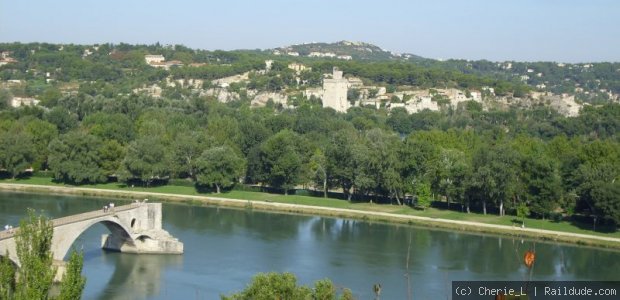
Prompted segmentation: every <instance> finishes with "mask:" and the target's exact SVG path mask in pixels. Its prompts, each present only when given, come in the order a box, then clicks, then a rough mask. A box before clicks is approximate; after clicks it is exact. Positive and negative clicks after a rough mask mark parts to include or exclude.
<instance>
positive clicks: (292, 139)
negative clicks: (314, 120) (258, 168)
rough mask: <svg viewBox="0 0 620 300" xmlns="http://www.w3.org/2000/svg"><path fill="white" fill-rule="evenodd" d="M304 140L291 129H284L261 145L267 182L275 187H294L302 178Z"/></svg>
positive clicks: (286, 191)
mask: <svg viewBox="0 0 620 300" xmlns="http://www.w3.org/2000/svg"><path fill="white" fill-rule="evenodd" d="M303 144H304V141H303V140H302V139H301V138H300V137H299V136H298V135H297V134H296V133H294V132H292V131H290V130H286V129H285V130H282V131H280V132H278V133H277V134H275V135H273V136H271V137H270V138H269V139H267V140H266V141H265V142H264V143H263V144H262V145H261V157H262V159H261V161H262V163H263V169H264V170H266V174H267V182H268V183H269V185H271V186H272V187H275V188H282V189H284V194H287V195H288V190H289V189H291V188H294V187H295V185H297V184H298V183H300V181H301V179H302V168H303V166H304V161H303V159H302V157H303V156H302V150H301V149H302V148H303V147H304V145H303Z"/></svg>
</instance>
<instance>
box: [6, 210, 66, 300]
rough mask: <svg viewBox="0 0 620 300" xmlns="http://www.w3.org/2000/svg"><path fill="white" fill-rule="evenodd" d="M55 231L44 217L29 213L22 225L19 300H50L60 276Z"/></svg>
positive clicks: (18, 254) (19, 239) (19, 235)
mask: <svg viewBox="0 0 620 300" xmlns="http://www.w3.org/2000/svg"><path fill="white" fill-rule="evenodd" d="M53 234H54V227H53V226H52V223H51V221H49V220H48V219H47V218H46V217H44V216H36V215H35V213H34V210H32V209H30V210H28V217H27V218H26V219H24V220H21V221H20V222H19V230H18V231H17V236H16V238H15V244H16V251H17V257H18V258H19V261H20V263H21V266H20V268H19V269H18V270H17V278H18V279H19V281H18V284H17V285H16V287H15V298H16V299H47V298H48V294H49V291H50V288H51V287H52V283H53V280H54V276H55V275H56V268H55V267H52V262H53V259H52V252H51V247H52V235H53Z"/></svg>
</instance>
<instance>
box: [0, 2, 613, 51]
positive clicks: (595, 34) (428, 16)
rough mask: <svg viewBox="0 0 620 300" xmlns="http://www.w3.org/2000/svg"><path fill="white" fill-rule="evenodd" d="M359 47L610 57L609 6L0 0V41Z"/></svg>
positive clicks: (206, 46)
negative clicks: (339, 44) (358, 43)
mask: <svg viewBox="0 0 620 300" xmlns="http://www.w3.org/2000/svg"><path fill="white" fill-rule="evenodd" d="M341 40H349V41H362V42H368V43H372V44H375V45H377V46H379V47H382V48H384V49H387V50H390V51H394V52H400V53H412V54H416V55H420V56H423V57H428V58H435V59H449V58H457V59H470V60H477V59H487V60H492V61H504V60H516V61H557V62H599V61H614V62H618V61H620V51H619V49H620V1H617V0H425V1H420V0H381V1H370V0H356V1H354V0H305V1H301V0H224V1H208V0H203V1H198V0H174V1H172V0H168V1H160V0H150V1H147V0H107V1H88V0H79V1H77V0H56V1H45V0H38V1H35V0H19V1H16V0H0V42H49V43H73V44H96V43H120V42H124V43H130V44H154V43H156V42H159V43H161V44H182V45H185V46H188V47H191V48H198V49H207V50H215V49H222V50H232V49H259V48H260V49H267V48H276V47H281V46H286V45H290V44H298V43H307V42H336V41H341Z"/></svg>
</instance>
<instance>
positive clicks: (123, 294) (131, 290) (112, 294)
mask: <svg viewBox="0 0 620 300" xmlns="http://www.w3.org/2000/svg"><path fill="white" fill-rule="evenodd" d="M102 257H103V263H104V264H106V265H111V266H113V268H114V273H113V274H112V276H111V277H110V280H108V282H107V284H106V288H105V289H104V290H102V291H101V292H100V293H99V294H98V295H96V296H94V297H93V298H94V299H111V300H114V299H149V298H152V297H156V296H163V297H166V296H167V294H168V291H167V290H164V291H162V288H161V284H162V283H163V280H162V279H163V272H164V270H166V269H168V268H171V267H180V266H182V264H183V256H181V255H132V254H121V253H113V252H110V253H105V254H103V256H102Z"/></svg>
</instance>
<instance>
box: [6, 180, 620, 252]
mask: <svg viewBox="0 0 620 300" xmlns="http://www.w3.org/2000/svg"><path fill="white" fill-rule="evenodd" d="M180 188H181V187H178V189H176V191H175V192H173V193H170V192H163V191H151V190H149V191H145V190H144V189H140V188H137V189H132V188H120V187H115V186H114V185H103V186H101V185H99V186H95V187H93V188H84V187H74V186H64V185H44V184H42V183H40V182H34V183H6V182H2V183H0V190H5V191H19V192H34V193H55V194H73V195H83V196H98V197H113V198H124V199H144V198H149V199H150V201H170V202H180V203H185V204H190V205H211V206H221V207H236V208H245V209H259V210H267V211H278V212H291V213H301V214H311V215H323V216H332V217H338V218H354V219H361V220H366V221H378V222H390V223H400V224H416V225H423V226H427V227H436V228H445V229H452V230H460V231H466V232H479V233H491V234H501V235H508V236H513V237H527V238H535V239H541V240H549V241H558V242H565V243H573V244H579V245H587V246H594V247H604V248H613V249H620V238H619V237H617V235H618V233H612V234H608V235H607V236H605V235H603V234H602V233H597V234H583V233H574V232H565V231H557V230H548V229H540V228H521V227H520V226H510V225H501V224H492V223H490V222H497V220H500V221H502V222H505V220H504V219H500V217H493V216H484V218H483V217H481V216H476V215H473V217H474V218H478V217H479V218H480V219H482V220H486V221H489V222H476V221H471V220H459V219H451V218H440V217H435V216H433V215H437V214H433V213H432V212H431V213H429V216H421V215H412V214H411V213H416V212H413V210H411V209H409V208H407V209H408V210H407V211H404V210H403V209H402V208H401V207H398V206H388V207H387V208H392V209H391V211H389V212H386V211H385V210H386V207H385V206H384V205H373V204H363V205H361V204H360V205H357V204H350V203H348V202H346V201H342V200H333V199H331V200H330V199H322V198H314V197H305V198H310V199H305V198H304V196H296V197H288V198H284V199H287V201H289V202H298V203H283V202H276V201H278V200H279V199H280V198H278V196H281V195H276V196H275V197H265V195H264V193H253V194H254V195H252V193H251V192H245V194H241V193H237V195H241V196H244V198H248V197H249V198H251V197H252V196H256V197H255V200H248V199H235V198H230V196H234V194H233V195H231V194H232V193H231V194H226V195H223V196H226V197H221V196H222V195H218V196H217V197H216V196H212V195H196V194H195V193H194V194H193V195H192V194H190V191H189V190H188V191H185V190H183V189H180ZM267 195H270V194H267ZM274 200H275V201H274ZM321 204H324V205H321ZM334 206H337V207H334ZM382 210H383V211H382ZM419 213H421V214H424V213H425V212H419ZM455 214H458V215H454V216H455V217H461V218H463V217H466V216H468V215H467V214H463V213H458V212H457V213H455ZM447 216H452V215H447ZM534 221H535V220H527V221H526V224H528V222H532V223H534ZM534 224H538V223H534ZM538 225H540V224H538Z"/></svg>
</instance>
